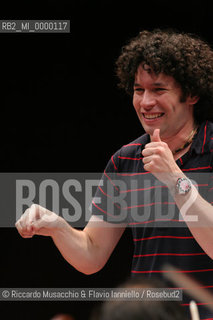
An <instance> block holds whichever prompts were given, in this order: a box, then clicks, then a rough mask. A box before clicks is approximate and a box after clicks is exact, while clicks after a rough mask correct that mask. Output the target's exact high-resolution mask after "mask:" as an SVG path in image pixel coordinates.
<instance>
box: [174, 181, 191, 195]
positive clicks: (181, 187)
mask: <svg viewBox="0 0 213 320" xmlns="http://www.w3.org/2000/svg"><path fill="white" fill-rule="evenodd" d="M191 188H192V183H191V181H190V180H189V179H187V178H178V179H177V182H176V193H177V194H181V195H185V194H187V193H188V192H189V191H190V190H191Z"/></svg>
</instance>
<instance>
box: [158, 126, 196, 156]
mask: <svg viewBox="0 0 213 320" xmlns="http://www.w3.org/2000/svg"><path fill="white" fill-rule="evenodd" d="M196 132H197V126H196V125H195V124H194V123H192V124H189V125H188V127H187V128H182V129H180V130H179V131H178V132H176V133H175V135H173V136H172V137H165V138H164V137H163V135H162V137H161V139H162V141H164V142H166V143H167V144H168V146H169V148H170V150H171V151H172V153H173V154H177V153H179V152H181V151H182V150H185V149H187V150H188V149H189V147H190V145H191V143H192V141H193V138H194V136H195V134H196Z"/></svg>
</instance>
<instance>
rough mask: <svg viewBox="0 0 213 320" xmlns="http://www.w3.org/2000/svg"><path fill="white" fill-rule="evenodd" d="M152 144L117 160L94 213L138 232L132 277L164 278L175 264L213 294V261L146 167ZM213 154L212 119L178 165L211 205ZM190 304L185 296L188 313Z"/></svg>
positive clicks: (133, 146) (124, 151)
mask: <svg viewBox="0 0 213 320" xmlns="http://www.w3.org/2000/svg"><path fill="white" fill-rule="evenodd" d="M149 142H150V137H149V135H148V134H144V135H142V136H141V137H139V138H138V139H136V140H135V141H133V142H131V143H129V144H127V145H124V146H123V147H122V148H121V149H120V150H118V151H117V152H116V153H115V154H114V155H113V156H112V157H111V159H110V161H109V162H108V164H107V167H106V169H105V171H104V174H103V177H102V180H101V181H100V185H99V187H98V189H97V192H96V196H95V198H94V200H93V206H92V213H93V214H94V215H98V216H99V217H101V218H103V219H104V220H105V221H108V222H110V223H115V224H116V223H123V222H124V223H127V225H128V226H129V227H131V228H132V234H133V241H134V253H133V258H132V271H131V273H132V276H134V277H135V276H138V275H146V276H148V277H152V276H160V277H161V276H163V274H164V273H165V272H167V270H165V268H164V269H163V267H164V265H165V264H170V265H173V266H175V267H176V268H178V269H179V272H182V273H186V274H188V275H190V276H191V277H194V278H195V279H196V280H198V281H199V283H200V286H201V287H203V288H207V289H208V290H211V291H212V293H213V261H212V259H211V258H210V257H209V256H208V255H207V254H206V253H205V252H204V251H203V250H202V248H201V247H200V246H199V244H198V243H197V241H196V240H195V239H194V237H193V235H192V234H191V232H190V230H189V229H188V227H187V225H186V223H185V222H184V220H183V218H182V216H181V214H180V212H179V210H178V208H177V206H176V204H175V202H174V199H173V198H172V196H171V194H170V193H169V190H168V188H167V186H166V185H164V184H163V183H162V182H160V181H158V180H157V179H156V178H155V177H154V176H153V175H152V174H151V173H149V172H147V171H146V170H144V168H143V162H142V154H141V152H142V150H143V149H144V147H145V145H146V144H147V143H149ZM212 151H213V123H211V122H209V121H206V122H204V123H202V125H200V127H199V129H198V131H197V134H196V136H195V137H194V140H193V143H192V145H191V147H190V150H189V151H188V152H187V153H186V154H184V155H183V156H182V157H181V158H179V159H178V160H177V161H176V163H177V165H178V166H179V167H180V169H181V170H182V171H183V172H184V174H185V175H186V176H188V177H189V178H190V179H191V180H192V181H193V183H194V184H195V185H196V187H197V188H198V191H199V193H200V194H201V196H202V197H203V198H204V199H206V200H207V201H208V202H209V203H211V204H212V203H213V152H212ZM212 245H213V244H212ZM162 269H163V270H162ZM188 303H189V299H187V297H184V301H183V305H184V306H186V308H187V309H188ZM199 312H200V316H201V319H213V312H212V313H211V312H210V311H209V310H208V309H207V308H206V307H205V304H203V303H202V304H200V306H199Z"/></svg>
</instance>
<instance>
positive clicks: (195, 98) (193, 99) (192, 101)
mask: <svg viewBox="0 0 213 320" xmlns="http://www.w3.org/2000/svg"><path fill="white" fill-rule="evenodd" d="M199 99H200V97H198V96H193V97H192V96H191V95H190V96H188V97H187V99H186V100H187V102H188V104H189V105H190V104H191V105H194V104H196V103H197V102H198V100H199Z"/></svg>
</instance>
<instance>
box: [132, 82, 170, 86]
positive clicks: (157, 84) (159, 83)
mask: <svg viewBox="0 0 213 320" xmlns="http://www.w3.org/2000/svg"><path fill="white" fill-rule="evenodd" d="M152 85H153V86H154V87H160V86H163V87H167V86H168V83H167V82H165V83H164V82H155V83H152ZM134 87H141V85H140V84H139V83H134Z"/></svg>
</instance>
